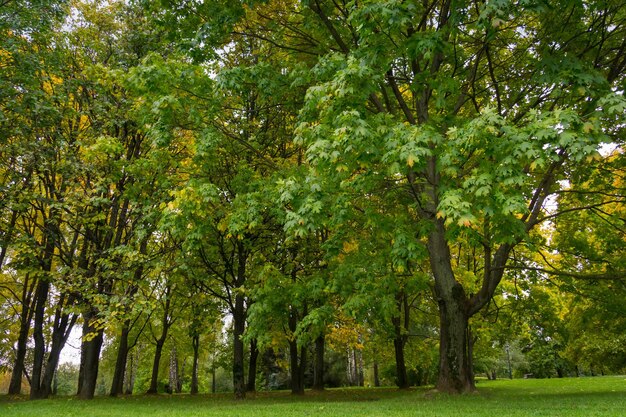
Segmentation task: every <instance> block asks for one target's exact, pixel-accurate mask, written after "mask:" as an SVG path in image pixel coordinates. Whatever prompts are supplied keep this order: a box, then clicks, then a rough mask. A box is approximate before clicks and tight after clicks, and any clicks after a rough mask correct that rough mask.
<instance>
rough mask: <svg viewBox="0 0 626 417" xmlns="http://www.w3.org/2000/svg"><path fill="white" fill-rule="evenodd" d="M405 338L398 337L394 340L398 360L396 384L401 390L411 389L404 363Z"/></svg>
mask: <svg viewBox="0 0 626 417" xmlns="http://www.w3.org/2000/svg"><path fill="white" fill-rule="evenodd" d="M404 345H405V340H404V337H402V336H400V337H396V338H395V339H393V347H394V351H395V358H396V384H397V385H398V388H400V389H406V388H409V379H408V378H407V373H406V363H405V361H404Z"/></svg>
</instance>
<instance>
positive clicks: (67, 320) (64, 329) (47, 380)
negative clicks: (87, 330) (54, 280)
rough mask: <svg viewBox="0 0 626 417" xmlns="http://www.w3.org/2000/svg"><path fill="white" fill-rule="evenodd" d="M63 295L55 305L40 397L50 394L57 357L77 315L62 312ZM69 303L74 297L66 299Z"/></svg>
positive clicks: (57, 361) (71, 302)
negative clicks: (50, 340)
mask: <svg viewBox="0 0 626 417" xmlns="http://www.w3.org/2000/svg"><path fill="white" fill-rule="evenodd" d="M64 299H65V297H61V300H60V301H59V305H58V306H57V311H56V316H55V320H54V327H53V331H52V344H51V346H50V353H49V354H48V361H47V362H46V368H45V371H44V374H43V379H42V386H41V397H42V398H48V396H49V395H50V394H52V392H53V390H52V383H53V382H54V378H55V375H56V370H57V367H58V365H59V359H60V357H61V351H62V350H63V348H64V347H65V343H66V342H67V338H68V337H69V335H70V332H71V331H72V329H73V328H74V324H75V323H76V320H77V319H78V315H76V314H70V313H68V312H66V313H63V306H64ZM67 303H68V304H69V305H71V304H73V303H74V298H73V297H71V296H70V297H69V299H68V300H67Z"/></svg>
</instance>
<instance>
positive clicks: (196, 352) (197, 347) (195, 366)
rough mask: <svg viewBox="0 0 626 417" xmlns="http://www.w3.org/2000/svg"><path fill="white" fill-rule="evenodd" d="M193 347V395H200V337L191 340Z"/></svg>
mask: <svg viewBox="0 0 626 417" xmlns="http://www.w3.org/2000/svg"><path fill="white" fill-rule="evenodd" d="M191 345H192V346H193V364H192V366H191V391H190V392H191V394H192V395H195V394H197V393H198V356H199V352H200V335H198V334H195V335H194V336H193V337H192V339H191Z"/></svg>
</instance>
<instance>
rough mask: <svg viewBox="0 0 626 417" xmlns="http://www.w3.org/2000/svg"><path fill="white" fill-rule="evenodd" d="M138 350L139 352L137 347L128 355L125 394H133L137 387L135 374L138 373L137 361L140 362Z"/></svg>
mask: <svg viewBox="0 0 626 417" xmlns="http://www.w3.org/2000/svg"><path fill="white" fill-rule="evenodd" d="M136 352H137V349H135V350H134V351H131V352H130V353H129V356H128V369H127V371H126V373H125V374H124V379H125V380H126V381H125V386H126V387H125V388H124V394H126V395H132V393H133V391H134V389H135V376H136V375H137V362H138V359H137V358H136Z"/></svg>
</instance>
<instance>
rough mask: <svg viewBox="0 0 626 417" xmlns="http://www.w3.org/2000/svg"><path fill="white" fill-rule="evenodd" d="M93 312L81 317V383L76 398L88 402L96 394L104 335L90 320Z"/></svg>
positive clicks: (93, 314) (93, 315) (93, 316)
mask: <svg viewBox="0 0 626 417" xmlns="http://www.w3.org/2000/svg"><path fill="white" fill-rule="evenodd" d="M94 318H95V312H93V311H89V312H87V313H86V314H84V316H83V320H84V321H85V324H84V325H83V342H82V345H81V364H82V381H81V384H80V385H79V387H78V390H79V391H78V396H79V397H80V398H81V399H83V400H90V399H92V398H93V397H94V395H95V392H96V383H97V380H98V366H99V364H100V350H101V349H102V342H103V340H104V335H103V331H102V329H96V328H95V327H94V325H93V322H92V319H94Z"/></svg>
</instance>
